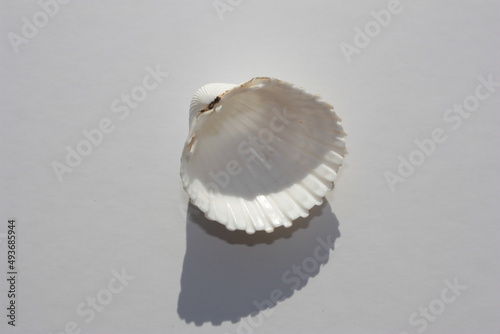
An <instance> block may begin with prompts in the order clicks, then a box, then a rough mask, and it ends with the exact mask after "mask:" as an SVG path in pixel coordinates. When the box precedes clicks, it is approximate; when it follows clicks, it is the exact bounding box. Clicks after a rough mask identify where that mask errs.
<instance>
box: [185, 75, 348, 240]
mask: <svg viewBox="0 0 500 334" xmlns="http://www.w3.org/2000/svg"><path fill="white" fill-rule="evenodd" d="M345 137H346V133H345V132H344V131H343V128H342V124H341V120H340V118H339V117H338V116H337V115H336V114H335V112H334V111H333V107H332V106H331V105H330V104H328V103H326V102H324V101H323V100H322V99H320V98H319V97H318V96H315V95H312V94H310V93H307V92H306V91H304V90H303V89H301V88H298V87H296V86H294V85H292V84H290V83H287V82H284V81H281V80H277V79H273V78H254V79H252V80H250V81H248V82H245V83H243V84H241V85H233V84H208V85H205V86H203V87H202V88H200V89H199V90H198V91H197V92H196V93H195V95H194V96H193V99H192V101H191V107H190V131H189V135H188V139H187V141H186V144H185V146H184V150H183V153H182V158H181V179H182V183H183V186H184V189H185V190H186V192H187V193H188V195H189V197H190V200H191V202H192V203H193V204H195V205H196V206H197V207H198V208H200V210H201V211H203V212H204V213H205V215H206V217H207V218H209V219H211V220H215V221H218V222H219V223H221V224H223V225H225V226H226V227H227V228H228V229H229V230H244V231H246V232H247V233H254V232H255V231H262V230H264V231H266V232H272V231H273V230H274V229H275V228H277V227H280V226H285V227H289V226H291V225H292V222H293V220H295V219H297V218H298V217H306V216H308V215H309V210H310V209H311V208H312V207H313V206H315V205H319V204H321V203H322V201H323V198H324V196H325V195H326V193H327V192H328V191H330V190H331V189H332V187H333V181H334V180H335V178H336V176H337V172H338V169H339V167H340V165H341V164H342V161H343V158H344V156H345V155H346V149H345Z"/></svg>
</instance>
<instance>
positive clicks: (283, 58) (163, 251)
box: [0, 0, 500, 334]
mask: <svg viewBox="0 0 500 334" xmlns="http://www.w3.org/2000/svg"><path fill="white" fill-rule="evenodd" d="M61 1H62V0H61ZM55 4H57V6H56V5H55ZM43 7H45V8H46V11H48V12H50V14H51V15H48V14H44V12H43ZM388 9H391V10H393V13H392V14H391V17H390V19H389V18H388V17H387V15H386V16H384V15H383V14H384V13H387V10H388ZM0 13H1V14H0V15H1V21H0V29H1V34H0V36H1V38H0V52H1V55H0V57H1V67H0V71H1V72H0V84H1V91H0V108H1V114H0V136H1V142H0V143H1V144H0V145H1V147H0V151H1V170H0V172H1V181H2V182H1V187H0V191H1V202H0V205H1V207H0V209H1V210H0V212H1V215H0V220H1V221H0V241H1V244H0V249H1V256H0V260H1V262H2V264H1V266H0V267H1V268H2V271H3V274H2V275H1V277H4V274H5V272H6V262H7V261H6V250H7V248H6V245H7V243H6V240H5V237H6V236H5V233H6V229H7V220H8V219H9V218H11V217H14V218H16V219H17V222H18V227H17V235H18V252H17V255H18V259H17V264H18V270H19V276H18V281H17V322H16V327H15V328H12V327H11V326H8V325H7V324H6V323H7V318H6V316H5V315H6V314H5V313H6V310H5V308H6V306H7V285H6V280H5V279H2V280H1V283H0V290H1V293H0V296H1V297H0V301H1V303H2V305H1V307H0V309H2V310H3V311H1V314H0V316H1V317H0V319H2V320H1V324H0V332H2V333H80V332H81V333H106V334H109V333H117V334H118V333H120V334H128V333H174V332H175V333H305V332H307V333H396V334H400V333H420V332H425V333H499V332H500V318H499V317H498V315H499V312H500V307H499V306H500V283H499V282H500V266H499V265H500V247H499V246H498V240H499V236H500V227H499V225H498V224H499V213H500V209H499V190H500V179H499V177H498V170H499V169H500V159H499V154H498V148H499V146H500V136H499V131H498V125H499V123H500V116H499V110H498V109H499V106H500V86H499V84H498V83H499V82H500V67H499V65H500V61H499V59H500V54H499V51H500V23H499V22H500V4H499V2H498V1H496V0H491V1H486V0H483V1H457V0H442V1H423V0H422V1H415V0H413V1H410V0H401V1H400V4H399V6H397V5H395V4H393V3H389V2H388V1H385V0H371V1H363V2H361V1H307V2H306V1H284V0H282V1H263V0H259V1H237V0H231V1H230V0H220V1H215V2H213V1H212V0H209V1H160V0H158V1H152V0H151V1H124V0H122V1H97V0H92V1H76V0H74V1H71V2H68V3H67V4H63V3H59V2H57V3H55V2H54V1H49V0H41V1H40V2H37V1H34V0H23V1H18V0H16V1H14V0H9V1H2V2H1V3H0ZM373 13H375V14H373ZM377 13H379V14H377ZM376 16H379V20H385V21H382V23H383V26H381V24H380V23H377V21H376V19H375V17H376ZM35 23H36V24H37V25H38V27H37V26H35V25H34V26H33V27H34V28H35V29H33V27H30V25H32V24H35ZM30 28H31V30H30ZM365 29H368V31H369V35H368V36H363V35H364V34H365V33H364V32H361V33H360V31H364V30H365ZM354 48H356V49H354ZM343 49H344V50H348V52H347V53H346V52H344V51H343ZM154 71H157V73H160V74H157V75H156V76H157V79H158V80H157V82H156V83H155V81H154V79H153V78H152V77H148V75H150V74H149V73H150V72H154ZM166 73H168V74H166ZM255 76H271V77H276V78H279V79H282V80H286V81H289V82H292V83H294V84H297V85H298V86H302V87H304V88H305V89H307V90H308V91H310V92H312V93H319V94H321V96H322V97H323V98H324V99H325V100H326V101H328V102H330V103H332V104H333V105H334V107H335V109H336V111H337V113H338V114H339V115H340V116H341V117H342V119H343V124H344V126H345V129H346V131H347V132H348V139H347V145H348V149H349V156H348V157H347V159H346V160H345V164H344V166H343V167H342V168H341V172H340V174H339V177H338V179H337V182H336V187H335V189H334V190H333V191H332V192H331V193H329V194H328V196H327V201H326V202H325V203H324V204H323V205H322V206H320V207H317V208H315V209H313V210H312V214H311V217H310V218H308V219H300V220H298V221H296V222H295V224H294V226H293V227H292V228H290V229H286V230H285V229H278V230H277V231H276V232H275V233H273V234H269V235H266V234H265V233H264V234H261V233H259V234H256V235H254V236H246V235H245V234H243V233H238V232H234V233H230V232H228V231H226V230H225V228H224V227H223V226H221V225H219V224H217V223H214V222H211V221H208V220H206V219H205V218H204V217H203V215H202V214H200V212H199V211H198V209H196V208H195V207H192V206H188V198H187V196H186V194H185V193H184V191H183V189H182V186H181V182H180V179H179V167H180V162H179V160H180V154H181V151H182V147H183V145H184V141H185V138H186V135H187V131H188V108H189V103H190V99H191V96H192V94H193V93H194V92H195V91H196V90H197V89H198V88H199V87H200V86H202V85H203V84H206V83H210V82H227V83H241V82H244V81H246V80H249V79H250V78H252V77H255ZM144 80H146V81H145V82H146V85H147V86H148V87H149V90H144V87H143V85H144ZM484 81H490V84H489V85H488V87H486V86H484V83H482V82H484ZM481 85H482V86H481ZM478 86H479V88H477V87H478ZM141 87H143V88H141ZM144 92H146V93H145V94H144ZM131 93H133V94H135V96H138V99H139V100H140V101H138V102H137V103H136V104H134V102H133V101H132V102H131V105H132V106H133V107H126V104H125V102H122V101H121V99H122V96H125V97H124V98H126V95H130V94H131ZM141 93H142V95H141ZM476 94H479V95H478V96H479V97H480V99H479V98H477V97H476ZM463 103H465V104H466V107H467V108H468V109H469V110H470V111H467V110H466V109H464V108H465V107H461V105H462V104H463ZM118 108H121V109H118ZM453 108H455V109H453ZM458 108H462V110H464V111H463V112H462V114H460V113H458V112H456V111H454V110H458ZM103 124H104V125H103ZM100 125H101V126H103V127H104V129H107V133H104V134H103V136H102V142H99V140H97V139H99V138H98V137H99V136H97V137H95V138H97V139H96V140H97V141H96V143H97V144H96V145H92V146H91V147H90V148H89V147H88V146H85V145H86V144H85V142H84V141H85V140H86V139H85V138H86V137H85V135H84V132H85V131H93V130H94V129H96V128H99V126H100ZM93 133H95V132H93ZM433 133H434V134H436V133H437V134H438V136H437V139H438V141H436V140H435V139H432V138H433ZM431 140H432V141H431ZM82 143H83V144H82ZM418 143H425V144H426V145H427V146H425V147H424V148H426V149H422V148H420V147H419V144H418ZM78 145H80V146H78ZM420 145H422V144H420ZM78 147H79V148H80V150H83V152H85V150H87V151H86V152H87V153H88V154H87V156H84V157H82V158H81V161H79V162H78V161H76V162H75V160H73V166H74V167H70V166H67V163H66V161H65V160H66V156H67V154H68V150H76V149H77V148H78ZM422 150H424V151H426V152H423V151H422ZM73 159H76V158H73ZM410 160H411V162H410ZM404 161H407V162H404ZM58 164H59V165H58ZM63 164H64V165H66V166H67V167H66V168H67V169H66V170H65V172H64V173H63V174H62V175H60V176H61V177H60V178H58V176H57V173H56V172H55V170H54V166H55V165H57V166H59V167H60V166H62V165H63ZM409 164H415V166H411V165H409ZM70 169H71V171H69V170H70ZM398 169H399V171H398ZM318 247H320V248H318ZM318 254H319V255H321V256H319V255H318ZM118 273H123V274H124V275H125V278H123V277H122V282H120V281H117V280H116V279H115V278H114V277H116V275H120V274H118ZM450 286H455V287H454V288H453V289H452V288H450ZM276 296H279V297H276ZM273 298H274V299H279V302H278V303H277V305H274V303H272V302H271V300H272V299H273ZM93 299H96V300H97V302H96V303H97V304H96V306H95V310H94V311H91V310H92V309H91V307H90V306H89V304H88V303H89V302H91V301H92V300H93ZM257 305H260V306H261V307H262V308H263V311H261V310H259V308H258V307H257ZM97 310H98V311H97ZM82 312H83V314H82ZM92 312H94V313H95V314H94V315H93V316H91V315H90V314H91V313H92Z"/></svg>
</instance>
